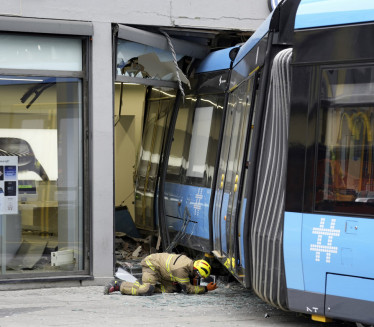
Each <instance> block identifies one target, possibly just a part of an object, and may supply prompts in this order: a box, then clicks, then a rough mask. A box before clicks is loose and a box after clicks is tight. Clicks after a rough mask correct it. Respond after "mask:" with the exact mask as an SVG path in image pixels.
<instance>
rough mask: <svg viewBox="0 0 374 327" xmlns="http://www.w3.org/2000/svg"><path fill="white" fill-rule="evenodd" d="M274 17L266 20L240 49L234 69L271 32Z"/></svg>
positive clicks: (270, 16)
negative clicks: (270, 27) (271, 22)
mask: <svg viewBox="0 0 374 327" xmlns="http://www.w3.org/2000/svg"><path fill="white" fill-rule="evenodd" d="M272 16H273V13H271V14H270V15H269V16H268V17H267V18H266V20H265V21H264V22H263V23H262V24H261V25H260V27H259V28H258V29H257V30H256V32H255V33H254V34H253V35H252V36H251V37H250V38H249V39H248V40H247V42H245V43H244V44H243V45H242V47H241V48H240V50H239V52H238V54H237V56H236V58H235V60H234V64H233V67H235V66H236V65H237V64H238V63H239V62H240V61H241V60H242V59H243V58H244V57H245V56H246V55H247V53H249V52H250V51H251V50H252V49H253V48H254V47H255V46H256V44H257V43H258V42H259V41H260V40H261V39H262V38H263V37H264V36H265V35H266V33H267V32H268V31H269V26H270V21H271V18H272Z"/></svg>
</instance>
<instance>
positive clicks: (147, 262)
mask: <svg viewBox="0 0 374 327" xmlns="http://www.w3.org/2000/svg"><path fill="white" fill-rule="evenodd" d="M145 263H146V264H147V265H148V267H149V268H151V269H152V270H153V271H156V268H155V267H154V266H153V265H152V263H151V262H150V261H149V260H145Z"/></svg>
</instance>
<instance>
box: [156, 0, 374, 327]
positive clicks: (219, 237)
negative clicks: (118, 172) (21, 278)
mask: <svg viewBox="0 0 374 327" xmlns="http://www.w3.org/2000/svg"><path fill="white" fill-rule="evenodd" d="M373 36H374V3H373V2H372V1H367V0H358V1H355V2H354V3H352V2H351V1H349V0H339V1H333V0H330V1H324V0H301V1H300V0H284V1H282V2H281V3H280V4H279V5H278V6H277V8H276V9H275V10H274V11H273V12H272V14H271V15H270V16H269V17H268V19H267V20H266V21H265V22H264V23H263V24H262V25H261V26H260V28H259V29H258V30H257V31H256V32H255V33H254V34H253V36H252V37H251V38H250V39H249V40H248V41H247V42H246V43H245V44H243V45H242V46H241V47H240V48H235V50H233V49H226V51H220V52H218V51H217V53H215V54H211V55H210V56H209V57H208V58H207V59H206V60H205V61H204V62H203V64H202V65H201V68H200V71H199V70H198V71H197V72H196V75H195V77H196V83H195V87H193V91H192V92H191V93H190V94H189V95H187V96H186V98H185V100H184V102H183V101H181V100H179V102H177V101H176V102H175V105H174V115H175V117H174V123H173V119H171V120H170V124H169V125H168V126H169V128H168V131H167V132H165V133H164V135H165V136H164V139H165V146H164V147H163V152H162V153H163V155H162V157H163V158H164V159H163V160H161V162H160V169H159V171H158V177H157V178H158V183H157V186H156V187H155V188H154V192H155V196H156V197H157V201H155V203H156V204H157V205H154V209H155V212H156V221H157V224H158V226H159V230H160V234H161V237H162V240H163V243H164V250H167V251H171V250H172V249H173V248H174V247H175V246H176V245H177V244H180V245H183V246H185V247H187V248H190V249H194V250H199V251H203V252H211V253H213V254H214V256H215V258H216V259H217V260H219V261H220V262H221V263H222V264H223V265H224V266H225V267H226V268H227V269H228V270H229V271H230V272H231V274H232V275H233V276H235V278H236V279H237V280H238V281H240V282H241V283H242V284H243V285H244V286H245V287H248V288H252V289H253V290H254V291H255V292H256V294H257V295H258V296H259V297H261V298H262V299H263V300H265V301H266V302H268V303H270V304H272V305H274V306H276V307H278V308H281V309H284V310H293V311H297V312H302V313H306V314H310V315H312V316H314V317H317V318H318V317H330V318H335V319H343V320H350V321H355V322H361V323H367V324H374V311H373V310H372V309H371V308H372V307H373V305H374V243H373V241H372V234H373V232H374V164H373V150H374V141H373V137H374V43H373V42H372V39H373ZM229 53H231V56H229ZM221 55H222V56H221ZM225 56H226V59H222V58H224V57H225ZM222 62H224V64H222ZM222 81H224V84H222ZM167 142H169V146H168V145H167V144H166V143H167Z"/></svg>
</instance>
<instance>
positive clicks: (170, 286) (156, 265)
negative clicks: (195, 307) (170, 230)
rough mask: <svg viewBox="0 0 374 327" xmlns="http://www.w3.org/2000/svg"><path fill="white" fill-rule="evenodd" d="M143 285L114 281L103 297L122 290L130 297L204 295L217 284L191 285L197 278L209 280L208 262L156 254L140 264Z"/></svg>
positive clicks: (181, 256) (106, 288) (173, 255)
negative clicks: (165, 294)
mask: <svg viewBox="0 0 374 327" xmlns="http://www.w3.org/2000/svg"><path fill="white" fill-rule="evenodd" d="M141 265H142V284H140V283H139V282H138V281H136V282H135V283H130V282H126V281H120V280H112V281H111V282H110V283H109V284H108V285H106V286H105V288H104V294H110V293H113V292H116V291H120V292H121V293H122V294H127V295H151V294H153V293H174V292H183V293H188V294H202V293H206V292H207V291H213V290H215V289H216V288H217V285H216V284H215V283H213V282H211V283H209V284H208V285H207V286H200V285H192V284H191V281H192V280H193V279H197V278H207V277H208V276H209V275H210V271H211V267H210V265H209V263H208V262H206V261H205V260H196V261H193V260H191V259H190V258H188V257H187V256H185V255H182V254H170V253H154V254H151V255H149V256H147V257H145V258H144V259H143V260H142V261H141Z"/></svg>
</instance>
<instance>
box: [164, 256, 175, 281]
mask: <svg viewBox="0 0 374 327" xmlns="http://www.w3.org/2000/svg"><path fill="white" fill-rule="evenodd" d="M173 256H174V254H170V255H169V257H168V259H167V260H166V271H167V272H168V273H169V274H170V279H171V281H172V282H174V281H176V279H175V277H174V276H173V274H172V273H171V272H170V261H171V259H172V258H173Z"/></svg>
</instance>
